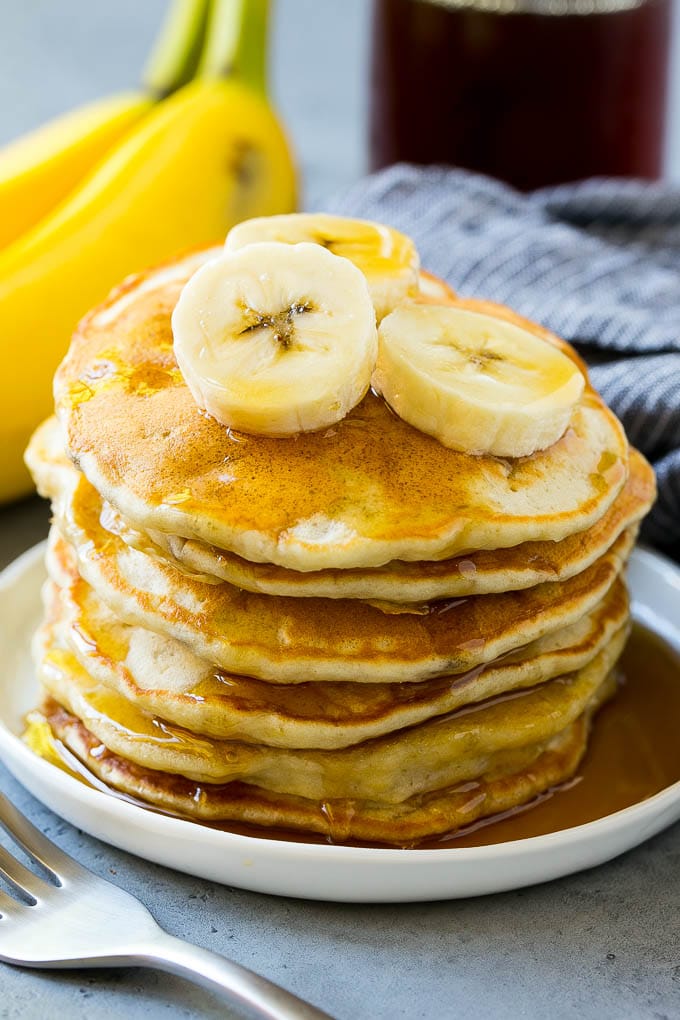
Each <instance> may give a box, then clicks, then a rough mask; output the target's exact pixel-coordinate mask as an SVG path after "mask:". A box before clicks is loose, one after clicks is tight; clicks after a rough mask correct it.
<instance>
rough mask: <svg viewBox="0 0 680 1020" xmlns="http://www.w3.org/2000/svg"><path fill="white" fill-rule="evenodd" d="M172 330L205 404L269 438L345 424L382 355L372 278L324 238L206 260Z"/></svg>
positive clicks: (182, 363)
mask: <svg viewBox="0 0 680 1020" xmlns="http://www.w3.org/2000/svg"><path fill="white" fill-rule="evenodd" d="M172 329H173V334H174V349H175V357H176V358H177V363H178V365H179V367H180V370H181V372H182V374H183V376H184V379H185V381H186V383H187V385H188V387H189V389H190V390H191V393H192V394H193V397H194V399H195V400H196V403H197V404H198V406H199V407H201V408H202V409H204V410H206V411H207V412H208V413H209V414H211V415H213V417H215V418H217V420H218V421H220V422H222V424H224V425H227V426H229V427H231V428H234V429H238V430H241V431H243V432H253V433H256V434H259V435H265V436H291V435H295V434H296V433H298V432H311V431H314V430H315V429H321V428H324V427H326V426H328V425H332V424H334V423H335V422H337V421H339V420H340V419H341V418H343V417H344V416H345V415H346V414H347V413H348V411H350V410H351V409H352V408H353V407H354V406H355V404H358V403H359V401H360V400H361V398H362V397H363V396H364V394H365V393H366V391H367V389H368V387H369V385H370V379H371V372H372V371H373V367H374V365H375V360H376V355H377V344H378V340H377V333H376V327H375V312H374V310H373V304H372V302H371V296H370V294H369V292H368V286H367V284H366V280H365V278H364V276H363V275H362V273H360V272H359V270H358V269H357V268H356V266H353V265H352V263H351V262H350V261H349V260H348V259H344V258H340V257H339V256H337V255H332V254H331V253H330V252H329V251H325V250H324V249H323V248H321V247H319V245H315V244H296V245H289V244H277V243H274V242H270V243H262V244H253V245H250V246H249V247H247V248H244V249H243V250H242V251H237V252H226V253H224V254H223V255H221V256H219V257H218V258H216V259H213V260H212V261H211V262H208V263H206V264H205V265H204V266H203V267H202V268H201V269H199V270H198V272H196V273H195V274H194V275H193V276H192V277H191V279H190V280H189V282H188V283H187V284H186V286H185V287H184V289H183V291H182V293H181V295H180V298H179V301H178V303H177V306H176V307H175V311H174V313H173V316H172Z"/></svg>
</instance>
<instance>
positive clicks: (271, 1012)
mask: <svg viewBox="0 0 680 1020" xmlns="http://www.w3.org/2000/svg"><path fill="white" fill-rule="evenodd" d="M0 826H2V828H3V829H5V831H6V832H7V833H9V835H10V836H11V837H12V839H13V840H14V841H15V843H17V845H18V846H20V847H22V848H23V850H24V851H25V852H26V854H27V855H28V856H29V858H30V859H31V860H32V861H33V862H35V863H36V864H38V865H39V866H40V867H41V868H42V869H43V870H44V871H45V872H46V873H47V875H48V877H49V880H46V879H43V878H39V877H38V876H37V875H36V874H35V873H34V872H33V871H31V870H30V869H29V868H27V867H25V866H24V865H23V864H21V862H20V861H18V860H17V859H16V858H15V857H13V856H12V854H10V853H9V851H7V850H6V849H5V848H4V847H2V846H0V875H3V876H4V878H5V880H6V881H7V882H8V884H9V885H10V887H11V888H12V889H13V890H15V891H16V893H17V898H16V899H15V898H13V897H12V896H9V895H8V894H7V893H6V892H3V891H2V890H0V960H2V961H4V962H5V963H12V964H19V965H21V966H24V967H153V968H155V969H157V970H164V971H169V972H170V973H172V974H179V975H180V976H181V977H184V978H189V980H191V981H195V982H196V983H197V984H201V985H204V986H205V987H206V988H209V989H211V991H213V992H217V993H219V994H220V995H222V996H223V997H225V998H226V999H228V1000H229V1001H230V1002H232V1003H235V1004H238V1005H241V1006H246V1007H248V1008H249V1009H250V1010H251V1011H252V1012H254V1013H255V1014H256V1015H258V1016H260V1017H267V1018H268V1020H332V1018H331V1017H329V1016H328V1014H327V1013H322V1012H321V1010H319V1009H316V1008H315V1007H314V1006H311V1005H310V1004H309V1003H307V1002H303V1000H302V999H298V998H297V997H296V996H295V995H292V994H291V993H290V992H287V991H285V989H283V988H280V987H279V986H278V985H275V984H273V983H272V982H271V981H267V980H266V978H263V977H260V976H259V975H258V974H255V973H253V971H251V970H247V969H246V968H245V967H241V966H240V964H238V963H233V962H232V961H230V960H227V959H225V958H224V957H223V956H219V955H218V954H217V953H211V952H210V951H209V950H207V949H200V948H199V947H198V946H194V945H190V944H189V943H187V942H183V941H182V939H178V938H175V937H174V935H168V933H167V932H165V931H163V929H162V928H160V927H159V926H158V925H157V924H156V922H155V921H154V919H153V917H152V916H151V914H150V913H149V911H148V910H147V909H146V907H145V906H144V905H143V904H142V903H140V902H139V900H138V899H136V898H135V897H134V896H132V895H131V894H130V893H127V892H125V891H124V890H123V889H119V888H118V886H116V885H113V884H112V883H111V882H107V881H106V880H105V879H103V878H98V877H97V876H96V875H93V874H92V872H91V871H88V870H87V868H84V867H82V866H81V865H80V864H77V863H76V861H74V860H73V858H72V857H69V856H68V855H67V854H65V853H64V852H63V851H62V850H60V849H59V847H57V846H55V844H54V843H52V842H51V841H50V840H49V839H47V837H46V836H43V834H42V833H41V832H39V831H38V829H36V828H35V826H34V825H31V823H30V822H29V821H28V819H26V818H24V816H23V815H22V814H20V813H19V811H17V809H16V808H15V807H14V806H13V805H12V804H10V802H9V801H8V800H7V798H6V797H4V796H3V795H2V794H0Z"/></svg>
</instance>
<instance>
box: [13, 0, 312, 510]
mask: <svg viewBox="0 0 680 1020" xmlns="http://www.w3.org/2000/svg"><path fill="white" fill-rule="evenodd" d="M213 2H214V3H217V4H218V6H222V5H221V3H220V2H219V0H213ZM239 2H240V3H241V4H243V0H239ZM260 2H261V0H258V3H260ZM244 9H246V10H247V3H246V4H245V8H244ZM208 32H209V29H208ZM262 45H264V40H262ZM296 193H297V179H296V172H295V168H294V165H293V161H292V158H291V153H290V148H289V146H288V142H287V139H286V137H285V135H284V132H283V130H282V128H281V125H280V123H279V121H278V118H277V116H276V114H275V112H274V111H273V109H272V107H271V106H270V104H269V102H268V99H267V97H266V93H265V92H264V90H260V89H256V88H254V87H253V86H252V85H251V84H244V83H243V82H241V81H240V80H237V79H236V78H234V77H233V76H229V77H226V78H212V77H210V76H208V75H206V76H205V77H199V78H197V79H194V80H193V81H190V82H189V84H187V85H185V86H183V87H182V88H180V89H178V90H177V91H174V92H173V93H172V94H171V95H170V96H168V97H167V98H166V99H163V100H162V101H161V102H159V103H157V104H156V105H155V106H153V107H152V108H151V109H150V110H149V112H147V113H146V114H145V115H144V116H143V117H142V119H141V120H139V121H138V122H137V123H136V124H135V125H133V126H132V127H131V129H130V130H128V131H127V133H126V134H125V135H124V137H123V139H122V140H121V141H119V142H118V144H117V145H115V146H114V147H113V149H112V150H110V152H109V154H108V155H107V156H106V157H105V158H104V159H103V160H102V161H100V162H99V163H98V164H97V165H96V166H95V168H94V169H93V170H92V171H91V172H90V174H89V175H87V176H86V177H85V179H84V180H83V181H82V182H81V183H80V184H79V185H78V186H77V187H76V188H75V189H73V190H72V191H71V192H70V193H69V194H68V195H67V197H66V198H65V199H64V200H63V201H62V202H60V203H59V204H58V205H57V206H56V207H55V208H54V209H53V210H52V211H51V212H49V213H48V214H47V215H46V216H45V217H44V218H43V219H42V220H41V221H40V222H39V223H38V224H36V225H35V226H33V227H32V228H31V229H29V230H28V231H27V232H26V233H24V234H22V235H21V236H20V237H19V238H18V239H16V240H15V241H14V242H13V243H11V244H9V245H8V246H7V247H5V248H4V249H3V250H1V251H0V358H1V359H2V364H3V372H2V373H1V374H0V400H2V401H3V402H4V406H3V410H4V414H3V418H2V421H1V422H0V502H7V501H9V500H12V499H15V498H18V497H20V496H22V495H25V494H26V493H28V492H30V491H31V490H32V488H33V484H32V482H31V479H30V477H29V475H28V472H27V471H26V469H25V467H24V465H23V456H22V455H23V450H24V448H25V446H26V443H27V441H28V439H29V437H30V434H31V432H32V431H33V429H34V428H35V427H36V425H37V424H38V423H39V422H40V421H41V420H42V419H43V418H44V417H46V416H47V415H48V414H49V413H50V411H51V407H52V377H53V374H54V371H55V369H56V367H57V365H58V363H59V361H60V360H61V358H62V357H63V355H64V354H65V352H66V349H67V347H68V343H69V340H70V337H71V334H72V333H73V330H74V328H75V326H76V324H77V322H78V320H79V319H80V318H81V316H82V315H84V314H85V313H86V312H87V311H88V310H89V309H90V308H91V307H92V306H93V305H95V304H97V303H98V302H99V301H101V300H102V299H103V298H104V297H105V296H106V294H107V293H108V292H109V290H110V289H111V288H112V287H113V286H115V285H116V284H117V283H119V282H120V281H121V280H122V279H123V278H124V277H125V276H127V275H128V274H130V273H134V272H135V271H137V270H140V269H143V268H145V267H146V266H148V265H152V264H154V263H156V262H161V261H164V260H166V259H168V258H171V257H173V256H174V255H176V254H178V253H180V252H182V251H184V250H186V249H189V248H193V247H197V246H201V245H208V244H211V243H215V242H220V241H222V240H223V238H224V235H225V234H226V232H227V231H228V229H229V228H230V227H231V226H232V225H233V224H234V223H236V222H238V221H239V220H241V219H244V218H247V217H250V216H255V215H269V214H273V213H279V212H288V211H291V210H292V209H294V208H295V202H296ZM102 427H103V428H104V429H105V427H106V426H105V423H102Z"/></svg>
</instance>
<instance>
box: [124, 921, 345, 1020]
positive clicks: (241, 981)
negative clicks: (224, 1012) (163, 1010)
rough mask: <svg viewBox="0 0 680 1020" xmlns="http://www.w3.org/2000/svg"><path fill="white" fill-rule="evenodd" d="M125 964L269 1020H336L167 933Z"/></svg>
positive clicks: (238, 967) (295, 996)
mask: <svg viewBox="0 0 680 1020" xmlns="http://www.w3.org/2000/svg"><path fill="white" fill-rule="evenodd" d="M126 962H129V963H131V964H133V965H134V964H137V965H138V966H142V967H152V968H154V969H155V970H164V971H168V972H169V973H171V974H177V975H179V976H180V977H184V978H188V979H189V980H190V981H194V982H196V983H197V984H200V985H203V986H204V987H205V988H209V989H210V990H211V991H213V992H217V993H218V994H220V995H221V996H222V997H223V998H226V999H227V1000H228V1001H230V1002H234V1003H239V1004H240V1005H242V1006H247V1007H248V1008H249V1009H250V1010H251V1011H252V1012H254V1013H255V1014H256V1015H257V1016H260V1017H265V1018H266V1020H333V1017H331V1016H329V1014H328V1013H323V1012H322V1011H321V1010H320V1009H316V1007H315V1006H312V1005H311V1004H310V1003H308V1002H304V1000H303V999H298V997H297V995H293V994H292V993H291V992H287V991H286V990H285V988H281V987H280V985H275V984H274V982H273V981H268V980H267V979H266V978H264V977H262V976H261V975H259V974H255V973H254V971H252V970H248V968H247V967H242V966H241V965H240V964H239V963H234V962H233V961H232V960H227V959H226V957H224V956H220V955H219V953H213V952H211V951H210V950H209V949H202V948H201V947H199V946H194V945H192V944H191V943H189V942H184V941H183V940H182V939H179V938H175V936H174V935H168V934H167V933H166V932H162V933H159V936H158V938H153V939H152V940H151V941H149V942H148V943H145V944H144V945H143V946H141V947H139V950H138V951H137V952H136V953H135V957H134V959H130V960H129V961H126Z"/></svg>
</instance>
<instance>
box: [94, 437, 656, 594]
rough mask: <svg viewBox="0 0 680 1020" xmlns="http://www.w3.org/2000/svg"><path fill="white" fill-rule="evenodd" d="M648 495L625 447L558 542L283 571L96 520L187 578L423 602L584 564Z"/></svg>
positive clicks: (572, 570) (534, 579)
mask: <svg viewBox="0 0 680 1020" xmlns="http://www.w3.org/2000/svg"><path fill="white" fill-rule="evenodd" d="M654 496H655V480H654V472H653V470H652V468H651V467H650V465H649V464H648V463H647V461H646V460H645V458H644V457H643V456H642V454H640V453H638V451H637V450H634V449H631V451H630V460H629V474H628V480H627V482H626V484H625V485H624V487H623V489H622V490H621V492H620V493H619V495H618V497H617V498H616V500H615V501H614V503H612V505H611V507H610V508H609V510H608V511H607V512H606V514H605V515H604V516H603V517H601V518H600V520H599V521H597V522H596V523H595V524H593V525H592V527H590V528H588V529H587V530H586V531H581V532H578V533H576V534H574V535H569V537H568V538H564V539H562V541H561V542H524V543H522V545H517V546H513V547H512V548H510V549H491V550H482V551H481V552H471V553H468V554H467V556H457V557H455V558H454V559H450V560H429V561H422V562H420V563H406V562H404V561H400V560H395V561H393V562H391V563H387V564H385V566H384V567H373V568H367V569H363V570H362V569H359V568H355V569H353V570H317V571H307V572H305V573H303V572H301V571H292V570H286V569H285V568H284V567H277V566H276V565H274V564H271V563H251V562H249V561H248V560H244V559H243V558H242V557H240V556H237V555H236V554H235V553H229V552H227V551H225V550H223V549H215V548H214V546H209V545H206V544H205V543H204V542H197V541H196V540H195V539H185V538H180V537H179V536H177V535H166V534H164V533H163V532H160V531H152V532H151V533H150V534H146V535H145V534H143V533H142V532H140V531H137V530H135V529H131V528H130V526H129V525H128V524H127V523H126V522H125V521H124V520H123V519H122V518H121V516H120V514H118V513H117V511H115V510H114V508H113V507H111V506H110V504H107V505H106V506H105V507H104V511H103V515H102V523H103V524H104V526H105V527H106V528H107V529H108V530H111V531H113V532H114V533H115V534H118V535H120V537H121V538H122V539H123V540H124V541H125V542H127V543H128V544H129V545H133V546H134V547H135V548H137V549H141V551H142V552H146V553H148V554H149V555H155V556H160V557H161V558H165V559H168V560H169V561H170V562H171V563H172V564H173V565H174V566H177V567H179V569H181V570H183V571H184V572H185V573H188V574H189V576H191V577H196V578H198V579H199V580H203V581H206V582H208V583H210V582H211V581H213V582H215V581H227V582H228V583H229V584H234V585H236V587H238V588H244V589H245V590H246V591H253V592H263V593H265V594H268V595H290V596H293V597H296V598H300V597H308V598H309V597H312V596H315V597H322V598H356V599H365V600H368V601H377V600H384V601H385V602H388V603H389V602H392V603H395V604H399V605H401V604H403V603H416V604H422V603H424V602H430V601H432V600H435V599H442V598H462V597H465V596H467V595H486V594H490V593H493V592H501V591H515V590H518V589H520V588H530V587H532V586H533V585H536V584H543V583H544V582H545V581H565V580H567V579H568V578H570V577H573V576H574V574H578V573H580V572H581V571H582V570H585V569H586V568H587V567H589V566H591V564H593V563H594V562H595V560H596V559H598V557H599V556H602V554H603V553H604V552H606V550H607V549H609V547H610V546H611V545H612V544H613V543H614V542H615V541H616V539H617V538H618V537H619V535H620V534H621V532H622V531H624V530H625V529H626V528H628V527H630V525H631V524H635V523H637V522H638V521H639V520H640V519H641V518H642V517H643V516H644V515H645V514H646V513H647V512H648V510H649V508H650V506H651V505H652V502H653V501H654Z"/></svg>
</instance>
